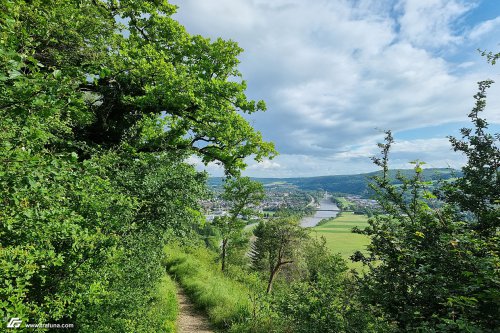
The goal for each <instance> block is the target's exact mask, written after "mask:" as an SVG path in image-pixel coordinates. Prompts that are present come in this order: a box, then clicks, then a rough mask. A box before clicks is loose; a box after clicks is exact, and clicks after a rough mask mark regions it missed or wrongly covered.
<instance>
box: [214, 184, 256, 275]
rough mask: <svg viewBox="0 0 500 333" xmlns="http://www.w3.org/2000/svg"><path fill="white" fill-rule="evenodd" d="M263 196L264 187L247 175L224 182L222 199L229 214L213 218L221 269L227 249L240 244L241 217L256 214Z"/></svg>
mask: <svg viewBox="0 0 500 333" xmlns="http://www.w3.org/2000/svg"><path fill="white" fill-rule="evenodd" d="M263 198H264V187H263V186H262V184H261V183H258V182H255V181H252V180H251V179H250V178H248V177H240V178H234V179H227V180H226V182H225V184H224V192H223V193H222V199H224V200H226V201H227V202H228V203H229V206H230V207H229V215H228V216H222V217H217V218H216V219H214V227H215V228H216V229H217V230H218V231H219V233H220V235H221V238H222V241H221V254H220V256H221V269H222V271H225V269H226V261H227V255H228V250H229V248H230V247H231V245H232V244H234V245H236V244H237V243H240V244H241V238H242V233H243V229H244V226H245V223H244V221H243V219H242V217H247V218H248V217H252V216H257V215H258V212H257V211H256V210H255V206H257V205H258V204H259V203H260V202H261V201H262V199H263Z"/></svg>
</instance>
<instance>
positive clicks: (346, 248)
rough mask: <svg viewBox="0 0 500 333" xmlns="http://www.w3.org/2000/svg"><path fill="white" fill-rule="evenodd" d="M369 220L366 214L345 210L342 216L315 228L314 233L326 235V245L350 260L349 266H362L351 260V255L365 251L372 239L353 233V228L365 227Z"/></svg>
mask: <svg viewBox="0 0 500 333" xmlns="http://www.w3.org/2000/svg"><path fill="white" fill-rule="evenodd" d="M367 221H368V217H367V216H366V215H354V214H353V213H348V212H343V213H342V215H341V216H340V217H337V218H335V219H332V220H330V221H328V222H327V223H325V224H323V225H320V226H318V227H315V228H313V233H314V234H316V235H317V236H318V237H320V236H323V237H325V239H326V245H327V246H328V247H329V248H330V249H331V250H332V252H334V253H340V255H341V256H342V258H344V259H346V260H348V264H349V267H351V268H360V267H362V265H361V264H359V263H353V262H351V261H350V260H349V257H350V256H351V255H352V254H353V253H354V252H355V251H357V250H360V251H363V250H364V249H365V248H366V246H367V245H368V244H369V243H370V239H369V238H368V237H367V236H365V235H359V234H353V233H351V229H352V228H353V227H355V226H358V227H359V228H360V229H363V228H364V227H366V226H368V222H367Z"/></svg>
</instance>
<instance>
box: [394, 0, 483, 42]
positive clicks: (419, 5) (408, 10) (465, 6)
mask: <svg viewBox="0 0 500 333" xmlns="http://www.w3.org/2000/svg"><path fill="white" fill-rule="evenodd" d="M472 7H473V4H471V3H470V2H469V3H468V2H465V1H459V0H401V1H400V2H399V4H398V8H399V9H400V10H402V12H403V14H402V15H401V17H400V18H399V20H398V21H399V24H400V27H401V28H400V29H401V38H403V39H406V40H408V41H409V42H410V43H412V44H414V45H416V46H423V47H426V46H430V47H439V46H443V45H448V44H451V43H460V42H461V41H462V39H463V36H461V35H460V34H459V32H456V31H454V30H453V28H452V23H453V22H454V21H455V20H456V19H457V18H459V17H460V16H462V15H463V14H465V13H466V12H467V11H469V10H470V9H472Z"/></svg>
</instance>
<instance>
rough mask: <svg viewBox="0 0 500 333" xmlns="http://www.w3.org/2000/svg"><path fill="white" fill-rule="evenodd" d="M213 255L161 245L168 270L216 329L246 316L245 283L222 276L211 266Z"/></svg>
mask: <svg viewBox="0 0 500 333" xmlns="http://www.w3.org/2000/svg"><path fill="white" fill-rule="evenodd" d="M214 255H215V254H213V253H211V252H210V251H208V250H206V249H203V248H180V247H177V246H167V247H165V259H164V263H165V265H166V267H167V270H168V272H169V273H170V274H171V275H172V276H174V277H176V279H177V280H178V282H179V284H180V285H181V286H182V288H183V289H184V290H185V292H186V293H187V294H188V296H189V298H190V299H191V301H193V302H194V303H195V304H196V305H197V306H198V307H199V308H201V309H203V310H204V311H205V312H206V313H207V315H208V317H209V319H210V321H211V322H212V323H213V324H215V325H216V326H218V327H220V328H228V327H230V326H231V325H232V324H234V323H237V322H241V321H244V320H245V319H246V318H248V317H249V316H250V308H251V305H250V301H249V298H248V295H249V294H251V292H250V289H249V288H248V286H246V285H244V284H242V283H240V282H238V281H235V280H233V279H231V278H229V277H226V276H224V274H222V272H220V270H219V267H218V265H215V263H214V262H215V256H214Z"/></svg>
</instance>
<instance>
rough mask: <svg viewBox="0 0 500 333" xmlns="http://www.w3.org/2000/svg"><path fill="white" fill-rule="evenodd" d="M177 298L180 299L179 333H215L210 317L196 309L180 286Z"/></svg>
mask: <svg viewBox="0 0 500 333" xmlns="http://www.w3.org/2000/svg"><path fill="white" fill-rule="evenodd" d="M177 300H178V301H179V317H178V318H177V327H178V331H177V332H178V333H194V332H196V333H214V331H212V329H211V328H210V323H209V322H208V319H207V318H206V317H205V316H204V315H203V314H201V313H200V312H199V311H197V310H196V308H195V306H194V304H193V303H191V301H190V300H189V298H188V297H187V296H186V294H185V293H184V291H183V290H182V289H181V288H180V287H178V288H177Z"/></svg>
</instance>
